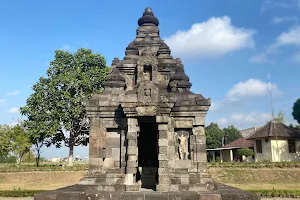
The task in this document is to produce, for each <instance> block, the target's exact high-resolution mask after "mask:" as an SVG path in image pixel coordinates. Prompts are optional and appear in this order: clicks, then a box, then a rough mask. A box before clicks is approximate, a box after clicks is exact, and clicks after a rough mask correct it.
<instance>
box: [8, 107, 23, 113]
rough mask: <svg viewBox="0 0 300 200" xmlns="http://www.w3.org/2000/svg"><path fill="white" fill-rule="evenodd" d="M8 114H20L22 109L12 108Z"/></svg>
mask: <svg viewBox="0 0 300 200" xmlns="http://www.w3.org/2000/svg"><path fill="white" fill-rule="evenodd" d="M7 112H8V113H19V112H20V108H19V107H12V108H10V109H9V110H8V111H7Z"/></svg>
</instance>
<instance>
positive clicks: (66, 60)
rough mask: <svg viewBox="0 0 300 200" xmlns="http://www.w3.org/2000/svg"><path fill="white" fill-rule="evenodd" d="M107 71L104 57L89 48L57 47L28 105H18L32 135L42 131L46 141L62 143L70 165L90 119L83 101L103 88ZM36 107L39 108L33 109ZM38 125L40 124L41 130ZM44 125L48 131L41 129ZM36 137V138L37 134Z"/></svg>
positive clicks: (84, 137) (83, 141)
mask: <svg viewBox="0 0 300 200" xmlns="http://www.w3.org/2000/svg"><path fill="white" fill-rule="evenodd" d="M108 71H109V68H108V67H106V63H105V58H104V57H103V56H101V55H100V54H93V52H92V50H90V49H79V50H78V51H77V52H76V53H74V54H72V53H70V52H67V51H62V50H57V51H55V57H54V60H53V61H51V62H50V67H49V69H48V70H47V77H46V78H43V77H42V78H41V79H40V81H39V82H38V83H37V84H36V85H35V86H36V90H34V93H33V94H32V95H31V96H30V97H29V99H28V100H27V105H26V106H25V107H24V108H21V113H22V114H24V115H26V116H28V120H27V124H28V123H31V128H30V126H28V129H33V130H34V135H36V134H37V135H38V134H42V135H43V137H42V138H48V139H50V140H49V141H50V143H48V142H47V144H48V145H49V144H53V145H55V146H56V147H61V146H62V143H63V144H64V145H65V146H67V147H68V148H69V165H70V166H72V165H73V154H74V147H75V146H78V145H87V143H88V131H89V129H88V125H89V121H88V118H87V116H86V113H85V110H84V107H83V105H82V101H83V100H84V99H88V98H89V97H90V96H91V95H92V94H94V93H100V92H101V91H102V82H103V81H104V79H105V77H106V75H107V73H108ZM31 98H32V99H33V100H32V99H31ZM35 98H36V99H35ZM35 109H38V111H39V112H34V110H35ZM39 109H40V110H39ZM30 116H32V117H31V118H30ZM41 118H42V119H41ZM44 120H46V122H47V123H44V122H43V121H44ZM39 126H41V127H42V128H43V129H42V131H41V132H39V128H38V127H39ZM32 127H33V128H32ZM47 127H48V131H47V130H46V129H44V128H47ZM35 140H36V141H37V142H38V141H39V137H38V136H37V137H35Z"/></svg>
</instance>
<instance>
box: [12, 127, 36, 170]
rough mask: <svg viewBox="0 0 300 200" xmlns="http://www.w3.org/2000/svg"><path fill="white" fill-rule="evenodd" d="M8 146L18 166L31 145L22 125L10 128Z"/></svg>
mask: <svg viewBox="0 0 300 200" xmlns="http://www.w3.org/2000/svg"><path fill="white" fill-rule="evenodd" d="M10 145H11V151H12V153H13V154H14V155H15V157H16V158H17V164H18V165H19V164H20V163H21V161H22V158H23V156H24V155H25V154H26V153H27V152H28V151H29V150H30V147H31V145H32V144H31V142H30V138H29V134H28V132H27V131H26V130H25V128H24V126H23V125H22V124H18V125H16V126H13V127H12V128H11V134H10Z"/></svg>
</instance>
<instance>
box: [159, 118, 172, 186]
mask: <svg viewBox="0 0 300 200" xmlns="http://www.w3.org/2000/svg"><path fill="white" fill-rule="evenodd" d="M156 119H157V123H158V163H159V165H158V185H157V187H156V190H157V191H169V186H170V176H169V162H168V160H169V159H168V143H169V140H168V124H167V123H168V122H169V117H167V116H165V117H162V116H157V117H156Z"/></svg>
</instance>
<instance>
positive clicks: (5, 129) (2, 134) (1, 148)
mask: <svg viewBox="0 0 300 200" xmlns="http://www.w3.org/2000/svg"><path fill="white" fill-rule="evenodd" d="M10 135H11V127H10V126H8V125H0V157H1V158H2V159H5V158H6V157H7V156H8V154H9V152H10V151H11V145H10Z"/></svg>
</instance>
